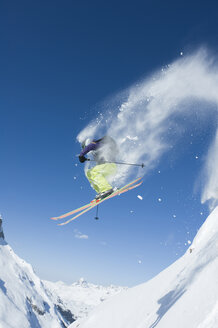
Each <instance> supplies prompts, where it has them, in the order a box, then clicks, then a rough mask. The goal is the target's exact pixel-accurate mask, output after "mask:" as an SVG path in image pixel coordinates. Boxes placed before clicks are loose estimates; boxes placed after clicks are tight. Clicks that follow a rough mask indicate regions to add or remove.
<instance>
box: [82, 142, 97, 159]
mask: <svg viewBox="0 0 218 328" xmlns="http://www.w3.org/2000/svg"><path fill="white" fill-rule="evenodd" d="M95 149H97V143H96V142H94V141H92V142H91V143H90V144H89V145H88V146H86V147H85V148H84V149H83V150H82V151H81V153H80V155H79V161H80V162H81V163H83V162H85V161H87V158H86V157H85V155H86V154H88V153H89V152H90V151H92V150H95Z"/></svg>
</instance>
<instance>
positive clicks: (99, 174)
mask: <svg viewBox="0 0 218 328" xmlns="http://www.w3.org/2000/svg"><path fill="white" fill-rule="evenodd" d="M81 145H82V151H81V153H80V155H79V161H80V162H81V163H84V162H85V161H87V160H88V158H86V157H85V155H86V154H88V153H91V154H92V156H93V159H94V161H95V162H96V164H97V165H96V166H95V167H93V168H91V169H89V170H88V171H87V172H86V177H87V178H88V180H89V182H90V184H91V185H92V187H93V188H94V189H95V191H96V192H97V195H96V197H95V199H103V198H105V197H107V196H109V195H110V194H111V193H113V192H114V190H116V189H113V187H112V186H111V185H110V183H109V182H108V180H107V178H108V177H111V176H113V175H115V174H116V171H117V167H116V164H115V163H114V161H115V160H116V155H117V152H118V148H117V144H116V142H115V141H114V140H113V138H111V137H109V136H104V137H103V138H101V139H98V140H91V139H89V138H87V139H85V140H84V141H83V142H82V144H81Z"/></svg>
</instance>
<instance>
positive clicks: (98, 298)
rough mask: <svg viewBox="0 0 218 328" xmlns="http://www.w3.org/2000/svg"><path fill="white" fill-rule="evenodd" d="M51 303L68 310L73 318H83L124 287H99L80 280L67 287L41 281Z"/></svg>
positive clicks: (62, 284) (59, 283)
mask: <svg viewBox="0 0 218 328" xmlns="http://www.w3.org/2000/svg"><path fill="white" fill-rule="evenodd" d="M43 284H44V285H45V287H46V289H47V290H48V291H49V294H50V296H51V299H52V300H53V303H54V304H56V305H57V306H61V307H62V308H65V309H68V310H70V312H71V313H73V316H74V318H80V319H81V318H84V317H87V315H88V314H89V313H90V312H91V311H92V310H93V309H94V308H95V307H96V306H97V305H99V304H100V303H101V302H103V301H105V300H106V299H108V298H109V297H111V296H112V295H115V294H117V293H119V292H121V291H122V290H123V289H125V288H124V287H116V286H108V287H104V286H99V285H94V284H90V283H88V282H86V281H85V280H84V279H83V278H81V279H80V280H79V281H78V282H75V283H73V284H71V285H67V284H65V283H64V282H62V281H59V282H56V283H54V282H50V281H43Z"/></svg>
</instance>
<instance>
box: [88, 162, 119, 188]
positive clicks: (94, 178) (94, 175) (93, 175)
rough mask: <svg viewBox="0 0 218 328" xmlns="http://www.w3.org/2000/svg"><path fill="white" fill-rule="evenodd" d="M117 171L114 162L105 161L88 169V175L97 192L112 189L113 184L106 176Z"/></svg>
mask: <svg viewBox="0 0 218 328" xmlns="http://www.w3.org/2000/svg"><path fill="white" fill-rule="evenodd" d="M115 173H116V165H115V164H113V163H112V164H111V163H105V164H100V165H96V166H95V167H93V168H92V169H90V170H88V171H87V173H86V175H87V178H88V180H89V181H90V183H91V184H92V186H93V188H94V189H95V190H96V192H97V193H102V192H105V191H107V190H110V189H112V186H111V185H110V184H109V183H108V181H107V179H106V178H105V177H106V176H110V175H112V174H115Z"/></svg>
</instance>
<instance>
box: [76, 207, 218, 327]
mask: <svg viewBox="0 0 218 328" xmlns="http://www.w3.org/2000/svg"><path fill="white" fill-rule="evenodd" d="M70 327H71V328H111V327H113V328H174V327H176V328H216V327H218V207H217V208H215V210H214V211H213V212H212V213H211V214H210V216H209V217H208V218H207V220H206V221H205V223H204V224H203V225H202V227H201V229H200V230H199V232H198V233H197V236H196V237H195V239H194V241H193V243H192V245H191V246H190V247H189V249H188V250H187V252H186V253H185V255H184V256H182V257H181V258H180V259H179V260H178V261H176V262H175V263H174V264H172V265H171V266H170V267H168V268H167V269H166V270H164V271H163V272H161V273H160V274H159V275H157V276H156V277H155V278H153V279H152V280H150V281H148V282H147V283H144V284H141V285H139V286H136V287H134V288H130V289H128V290H126V291H123V292H121V293H120V294H118V295H116V296H114V297H112V298H110V299H109V300H107V301H105V302H104V303H102V304H101V305H100V306H98V307H97V308H96V309H95V310H94V311H93V312H92V313H91V314H90V315H89V316H88V318H87V319H85V320H77V321H75V322H74V323H73V324H72V325H71V326H70Z"/></svg>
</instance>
